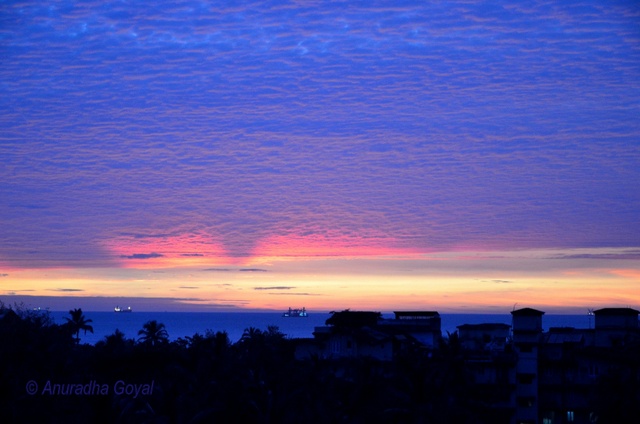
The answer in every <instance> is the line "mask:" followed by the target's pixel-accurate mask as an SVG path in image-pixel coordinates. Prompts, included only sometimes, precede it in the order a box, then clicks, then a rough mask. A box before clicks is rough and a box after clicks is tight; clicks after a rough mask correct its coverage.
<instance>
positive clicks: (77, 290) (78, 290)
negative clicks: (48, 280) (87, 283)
mask: <svg viewBox="0 0 640 424" xmlns="http://www.w3.org/2000/svg"><path fill="white" fill-rule="evenodd" d="M50 291H57V292H82V291H85V290H84V289H69V288H61V289H50Z"/></svg>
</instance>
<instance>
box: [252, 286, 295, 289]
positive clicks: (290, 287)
mask: <svg viewBox="0 0 640 424" xmlns="http://www.w3.org/2000/svg"><path fill="white" fill-rule="evenodd" d="M253 289H254V290H291V289H295V287H292V286H273V287H254V288H253Z"/></svg>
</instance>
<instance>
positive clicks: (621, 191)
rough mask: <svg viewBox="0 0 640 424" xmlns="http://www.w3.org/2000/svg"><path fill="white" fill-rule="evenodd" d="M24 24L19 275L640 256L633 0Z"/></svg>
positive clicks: (252, 9)
mask: <svg viewBox="0 0 640 424" xmlns="http://www.w3.org/2000/svg"><path fill="white" fill-rule="evenodd" d="M0 22H1V23H0V52H1V57H2V60H0V110H1V113H0V160H1V161H2V162H1V165H0V181H1V183H0V199H1V201H0V219H1V220H2V228H1V229H0V261H2V263H3V264H4V266H5V267H7V268H10V267H12V266H15V267H50V266H101V267H111V266H116V267H119V266H123V267H126V266H130V264H135V263H151V262H154V261H166V260H170V259H171V258H173V259H175V260H176V261H180V260H182V261H187V262H188V263H193V264H205V263H207V264H212V263H215V262H216V261H218V262H220V263H225V261H224V258H235V259H234V261H241V259H242V258H251V257H255V256H270V255H274V256H276V255H277V256H296V255H304V256H306V255H368V254H385V253H389V252H433V251H447V250H474V249H480V250H487V249H494V250H504V249H510V248H548V247H553V248H559V247H574V248H588V247H630V246H631V247H632V246H639V245H640V226H638V225H637V223H638V216H639V213H640V166H638V164H640V119H638V116H640V103H639V102H638V99H639V98H640V31H639V30H638V28H639V27H640V26H639V24H640V8H639V7H638V6H637V5H636V4H634V3H633V2H615V1H614V2H598V1H570V2H560V3H553V2H551V3H549V2H542V1H531V2H525V3H512V2H511V3H509V2H505V3H491V4H478V5H475V4H473V3H472V4H467V3H465V2H437V3H433V4H432V3H431V2H422V1H402V2H397V1H373V2H372V1H366V2H364V1H343V2H341V1H334V2H322V3H321V4H315V3H314V4H312V3H309V2H296V1H256V2H251V1H247V2H233V3H232V4H229V3H228V2H198V1H191V0H187V1H171V2H165V1H159V2H153V3H148V2H143V3H140V2H130V3H127V2H102V1H101V2H95V1H79V2H68V1H48V2H41V1H38V2H35V1H24V2H5V3H3V4H2V5H0ZM213 258H215V260H214V259H213Z"/></svg>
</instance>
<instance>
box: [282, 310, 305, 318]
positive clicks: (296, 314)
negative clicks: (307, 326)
mask: <svg viewBox="0 0 640 424" xmlns="http://www.w3.org/2000/svg"><path fill="white" fill-rule="evenodd" d="M282 316H283V317H287V318H306V317H308V316H309V315H308V314H307V310H306V309H305V308H302V309H292V308H289V310H288V311H287V312H285V313H284V314H282Z"/></svg>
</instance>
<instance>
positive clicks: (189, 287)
mask: <svg viewBox="0 0 640 424" xmlns="http://www.w3.org/2000/svg"><path fill="white" fill-rule="evenodd" d="M178 288H180V289H199V288H200V287H196V286H180V287H178Z"/></svg>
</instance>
